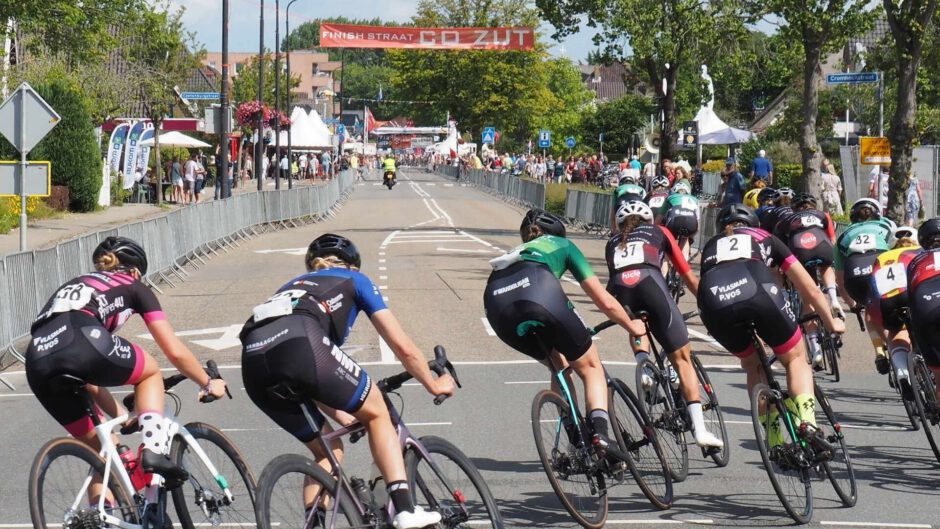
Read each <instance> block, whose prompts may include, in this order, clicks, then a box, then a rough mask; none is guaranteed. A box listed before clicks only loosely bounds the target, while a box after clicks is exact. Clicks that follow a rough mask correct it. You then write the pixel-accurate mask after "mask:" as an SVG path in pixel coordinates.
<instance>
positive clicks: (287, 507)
mask: <svg viewBox="0 0 940 529" xmlns="http://www.w3.org/2000/svg"><path fill="white" fill-rule="evenodd" d="M305 484H307V485H308V486H309V487H310V488H311V489H314V488H315V489H316V490H310V494H309V496H308V497H306V498H305V497H304V496H305V494H304V492H305V490H304V485H305ZM338 490H339V484H338V482H337V481H336V479H335V478H334V477H333V476H331V475H330V474H329V473H327V472H326V471H325V470H323V468H322V467H320V466H319V465H317V464H316V463H314V462H313V461H312V460H311V459H309V458H307V457H304V456H301V455H298V454H284V455H280V456H277V457H275V458H274V459H273V460H272V461H271V462H270V463H268V465H267V466H266V467H264V470H263V471H262V472H261V477H260V478H259V479H258V489H257V493H258V511H257V516H258V527H260V528H261V529H271V528H272V527H276V528H282V527H309V526H310V523H309V522H310V521H311V520H308V518H310V517H311V516H312V515H313V512H312V510H311V511H310V512H308V511H307V510H306V507H314V506H316V507H325V509H326V510H325V513H324V514H325V524H324V525H321V527H337V528H343V527H347V528H351V527H363V526H364V525H363V522H362V517H361V516H360V514H359V511H358V510H357V509H356V507H355V504H354V503H353V500H352V498H350V496H349V494H348V493H347V492H346V491H345V490H344V491H343V492H342V493H338ZM337 495H339V502H338V503H337V502H336V501H335V498H336V497H337Z"/></svg>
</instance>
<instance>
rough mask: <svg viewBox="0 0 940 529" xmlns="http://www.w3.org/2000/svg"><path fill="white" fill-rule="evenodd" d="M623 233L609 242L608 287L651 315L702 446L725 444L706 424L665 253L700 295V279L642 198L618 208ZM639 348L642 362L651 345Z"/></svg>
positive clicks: (644, 378)
mask: <svg viewBox="0 0 940 529" xmlns="http://www.w3.org/2000/svg"><path fill="white" fill-rule="evenodd" d="M617 225H618V226H619V228H620V233H618V234H617V235H614V236H613V237H611V239H610V240H609V241H608V242H607V248H606V251H605V255H606V257H607V268H608V270H609V271H610V281H609V282H608V283H607V291H608V292H610V293H611V294H613V295H614V296H615V297H616V298H617V300H618V301H619V302H620V303H622V304H623V306H624V307H625V308H627V309H629V310H630V311H632V313H633V314H635V313H637V312H638V311H641V310H642V311H646V312H647V313H649V319H650V328H651V329H652V331H653V335H654V336H655V337H656V340H657V341H658V342H659V343H660V344H661V345H662V347H663V349H664V350H665V351H666V352H667V353H668V355H669V361H670V363H672V365H673V366H674V368H675V369H676V371H677V372H678V373H679V386H680V388H681V391H682V394H683V396H684V397H685V400H686V402H687V403H688V411H689V417H690V418H691V419H692V434H693V435H694V436H695V443H696V444H697V445H698V446H701V447H716V448H722V447H723V446H724V445H723V443H722V442H721V439H719V438H717V437H715V435H714V434H712V433H711V432H709V431H708V429H707V428H706V427H705V418H704V415H703V412H702V400H701V396H700V395H699V388H698V377H697V375H696V374H695V368H694V367H692V358H691V355H692V346H691V345H690V344H689V331H688V329H687V328H686V326H685V322H684V321H683V318H682V313H681V312H680V311H679V307H678V306H676V302H675V301H674V300H673V299H672V296H670V295H669V287H667V286H666V280H665V278H664V277H663V275H662V273H661V271H660V267H661V266H662V263H663V261H664V259H665V258H666V257H668V258H669V260H670V261H671V262H672V265H673V266H674V267H675V268H676V271H677V272H678V273H679V275H680V276H681V277H682V279H683V280H684V281H685V282H686V284H687V285H688V286H689V289H690V290H691V291H692V292H693V293H695V292H697V290H698V278H697V277H695V274H694V273H693V272H692V268H691V267H690V266H689V263H688V261H686V259H685V256H684V255H683V253H682V251H681V250H680V249H679V246H678V245H677V244H676V240H675V239H674V238H673V236H672V234H671V233H670V232H669V230H667V229H666V228H664V227H663V226H658V225H655V224H653V211H652V210H651V209H650V207H649V206H647V205H646V204H644V203H643V202H640V201H638V200H634V201H630V202H627V203H624V204H621V205H620V207H619V208H618V209H617ZM642 342H643V343H642V344H641V345H640V346H639V347H634V352H635V354H636V359H637V364H638V365H639V364H642V363H643V362H644V361H645V360H647V359H649V353H648V351H649V348H648V347H649V346H648V344H647V343H646V340H645V339H644V340H642ZM641 379H642V382H643V384H644V385H645V386H652V383H653V380H652V378H651V377H650V376H649V375H648V374H646V373H642V374H641Z"/></svg>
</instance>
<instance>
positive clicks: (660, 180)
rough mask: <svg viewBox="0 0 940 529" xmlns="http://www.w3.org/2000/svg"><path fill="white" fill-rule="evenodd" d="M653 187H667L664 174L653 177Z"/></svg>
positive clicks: (667, 180) (667, 181) (666, 179)
mask: <svg viewBox="0 0 940 529" xmlns="http://www.w3.org/2000/svg"><path fill="white" fill-rule="evenodd" d="M653 187H654V188H656V187H669V179H668V178H666V177H665V176H657V177H656V178H654V179H653Z"/></svg>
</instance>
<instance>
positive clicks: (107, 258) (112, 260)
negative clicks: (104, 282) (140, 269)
mask: <svg viewBox="0 0 940 529" xmlns="http://www.w3.org/2000/svg"><path fill="white" fill-rule="evenodd" d="M120 267H121V261H120V260H119V259H118V257H117V255H114V252H106V253H103V254H101V255H99V256H98V258H97V259H95V270H97V271H99V272H113V271H114V270H117V269H118V268H120Z"/></svg>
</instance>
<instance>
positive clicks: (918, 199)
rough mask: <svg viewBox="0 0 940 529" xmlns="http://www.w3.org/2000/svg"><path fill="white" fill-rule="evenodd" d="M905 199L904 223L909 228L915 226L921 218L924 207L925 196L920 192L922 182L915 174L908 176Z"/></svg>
mask: <svg viewBox="0 0 940 529" xmlns="http://www.w3.org/2000/svg"><path fill="white" fill-rule="evenodd" d="M904 198H905V200H904V206H905V212H904V222H905V223H906V224H907V225H908V226H913V225H914V221H915V220H917V219H918V218H920V217H921V213H923V207H924V194H923V193H922V192H921V190H920V182H919V181H918V180H917V176H916V175H915V174H914V173H911V174H910V175H909V176H908V179H907V191H906V192H905V193H904Z"/></svg>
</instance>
